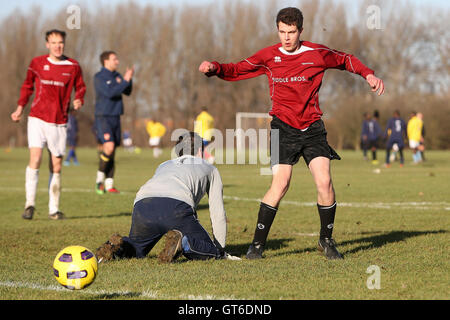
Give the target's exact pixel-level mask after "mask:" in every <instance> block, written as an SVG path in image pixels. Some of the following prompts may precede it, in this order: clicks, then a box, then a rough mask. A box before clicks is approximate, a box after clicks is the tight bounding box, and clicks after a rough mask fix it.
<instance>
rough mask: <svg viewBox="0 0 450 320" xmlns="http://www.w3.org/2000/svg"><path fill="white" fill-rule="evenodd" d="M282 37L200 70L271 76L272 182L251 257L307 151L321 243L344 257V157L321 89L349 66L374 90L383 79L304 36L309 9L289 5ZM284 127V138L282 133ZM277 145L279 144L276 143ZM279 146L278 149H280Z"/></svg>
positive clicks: (258, 253)
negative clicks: (338, 167)
mask: <svg viewBox="0 0 450 320" xmlns="http://www.w3.org/2000/svg"><path fill="white" fill-rule="evenodd" d="M276 25H277V28H278V36H279V39H280V43H278V44H276V45H273V46H270V47H267V48H265V49H262V50H260V51H258V52H257V53H256V54H254V55H253V56H251V57H249V58H248V59H245V60H243V61H240V62H238V63H236V64H234V63H228V64H220V63H218V62H216V61H213V62H209V61H203V62H202V63H201V64H200V67H199V71H200V72H202V73H204V74H206V75H207V76H213V75H215V76H218V77H219V78H221V79H224V80H227V81H238V80H244V79H249V78H253V77H256V76H259V75H263V74H265V75H266V76H267V77H268V80H269V87H270V96H271V98H272V109H271V110H270V112H269V114H270V115H272V116H273V120H272V122H271V137H272V138H271V166H272V172H273V177H272V184H271V186H270V189H269V190H268V191H267V193H266V194H265V196H264V198H263V199H262V201H261V205H260V210H259V213H258V221H257V225H256V229H255V235H254V238H253V242H252V244H251V245H250V248H249V250H248V252H247V258H248V259H259V258H262V253H263V250H264V246H265V243H266V239H267V235H268V233H269V230H270V227H271V225H272V222H273V220H274V218H275V215H276V212H277V210H278V206H279V203H280V201H281V199H282V198H283V196H284V195H285V194H286V192H287V190H288V188H289V183H290V180H291V176H292V167H293V165H294V164H296V163H297V162H298V160H299V158H300V157H301V156H303V158H304V160H305V162H306V164H307V165H308V167H309V169H310V171H311V174H312V176H313V179H314V182H315V184H316V188H317V194H318V196H317V207H318V211H319V216H320V222H321V228H320V237H319V242H318V248H319V250H320V251H323V252H324V255H325V256H326V257H327V258H328V259H342V255H341V254H340V253H339V252H338V250H337V249H336V243H335V241H334V240H333V239H332V237H331V235H332V231H333V225H334V218H335V213H336V200H335V193H334V189H333V184H332V180H331V173H330V160H333V159H340V157H339V155H338V154H337V153H336V152H335V151H334V150H333V149H332V148H331V147H330V146H329V145H328V142H327V139H326V135H327V132H326V130H325V127H324V124H323V121H322V120H321V116H322V114H323V113H322V111H321V109H320V107H319V96H318V93H319V89H320V86H321V84H322V79H323V75H324V72H325V70H327V69H330V68H334V69H341V70H347V71H350V72H352V73H355V74H359V75H360V76H362V77H363V78H364V79H366V81H367V82H368V84H369V85H370V87H371V88H372V91H374V92H376V91H378V95H381V94H382V93H383V92H384V85H383V81H382V80H381V79H379V78H377V77H376V76H375V75H374V72H373V70H371V69H369V68H367V67H366V66H365V65H364V64H362V63H361V61H359V60H358V59H357V58H356V57H354V56H353V55H350V54H347V53H344V52H340V51H337V50H332V49H329V48H327V47H326V46H323V45H320V44H316V43H312V42H307V41H302V40H300V34H301V32H302V31H303V28H302V26H303V15H302V13H301V11H300V10H299V9H297V8H284V9H282V10H280V12H279V13H278V15H277V20H276ZM276 133H278V139H277V138H276V137H277V135H276ZM275 143H276V144H277V145H275V147H276V148H274V144H275ZM274 150H275V152H274Z"/></svg>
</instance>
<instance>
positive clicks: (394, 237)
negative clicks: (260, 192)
mask: <svg viewBox="0 0 450 320" xmlns="http://www.w3.org/2000/svg"><path fill="white" fill-rule="evenodd" d="M448 232H449V231H448V230H430V231H389V232H385V233H382V234H377V235H373V236H369V237H363V238H359V239H354V240H347V241H342V242H338V244H337V245H338V248H339V246H349V245H355V244H356V245H358V246H357V247H355V248H353V249H351V250H347V251H342V252H341V253H342V254H343V255H346V254H352V253H356V252H358V251H361V250H370V249H376V248H380V247H383V246H385V245H387V244H389V243H396V242H400V241H405V240H406V239H409V238H414V237H418V236H423V235H429V234H442V233H448ZM316 250H317V247H309V248H305V249H302V250H294V251H289V252H283V253H279V254H276V256H283V255H290V254H299V253H306V252H310V251H316Z"/></svg>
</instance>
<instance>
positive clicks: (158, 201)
mask: <svg viewBox="0 0 450 320" xmlns="http://www.w3.org/2000/svg"><path fill="white" fill-rule="evenodd" d="M174 229H175V230H178V231H180V232H181V233H182V234H183V239H182V248H183V255H184V256H185V257H186V258H188V259H190V260H193V259H196V260H199V259H200V260H205V259H210V258H218V257H219V256H220V252H219V249H218V248H217V247H216V246H215V245H214V243H213V242H212V240H211V238H210V237H209V234H208V232H207V231H206V230H205V229H204V228H203V227H202V226H201V224H200V222H199V221H198V219H197V214H196V212H195V211H194V210H193V208H192V207H191V206H190V205H188V204H187V203H185V202H183V201H179V200H176V199H172V198H145V199H142V200H139V201H138V202H136V204H135V205H134V209H133V215H132V221H131V230H130V234H129V236H128V237H124V238H123V240H124V242H126V243H128V244H130V245H131V246H132V247H133V248H134V249H135V251H136V257H137V258H143V257H145V256H146V255H147V254H148V253H149V252H150V250H151V249H152V248H153V247H154V246H155V244H156V243H157V242H158V241H159V239H161V237H162V236H164V234H165V233H167V232H168V231H170V230H174Z"/></svg>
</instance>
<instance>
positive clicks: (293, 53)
mask: <svg viewBox="0 0 450 320" xmlns="http://www.w3.org/2000/svg"><path fill="white" fill-rule="evenodd" d="M278 50H280V51H281V52H282V53H283V54H285V55H288V56H293V55H296V54H300V53H303V52H305V51H310V50H314V49H313V48H310V47H307V46H305V45H303V44H302V45H300V48H298V49H297V50H295V51H294V52H288V51H286V50H284V49H283V47H279V48H278Z"/></svg>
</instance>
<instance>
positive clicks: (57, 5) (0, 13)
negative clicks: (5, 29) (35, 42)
mask: <svg viewBox="0 0 450 320" xmlns="http://www.w3.org/2000/svg"><path fill="white" fill-rule="evenodd" d="M134 1H135V2H136V3H139V4H143V5H145V4H147V3H150V4H153V5H159V6H164V5H170V4H177V5H181V4H195V5H201V4H210V3H212V2H214V1H217V0H134ZM253 1H258V2H259V3H263V2H264V0H253ZM337 1H342V2H347V3H357V2H358V1H360V0H337ZM395 1H400V0H395ZM406 1H409V2H411V3H414V4H417V5H419V6H422V5H423V6H427V7H429V6H434V7H439V8H445V9H450V1H449V0H406ZM98 2H102V3H103V4H106V3H108V4H112V5H114V4H117V3H121V2H122V3H123V2H125V3H126V2H128V0H100V1H87V0H53V1H44V0H16V1H11V0H0V19H3V18H4V17H7V16H8V15H10V14H11V13H12V12H13V11H14V10H15V9H17V8H18V9H20V10H21V11H22V12H23V13H27V12H28V11H29V10H30V8H31V7H32V6H33V5H34V4H37V5H39V6H40V7H41V8H42V9H43V12H52V11H58V10H60V9H62V8H66V7H68V6H69V5H70V4H79V3H81V4H83V3H88V4H89V3H91V4H92V3H96V4H97V3H98ZM374 2H375V1H374ZM162 3H163V4H162ZM282 3H283V4H286V6H289V5H295V4H297V3H298V1H297V0H282Z"/></svg>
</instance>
